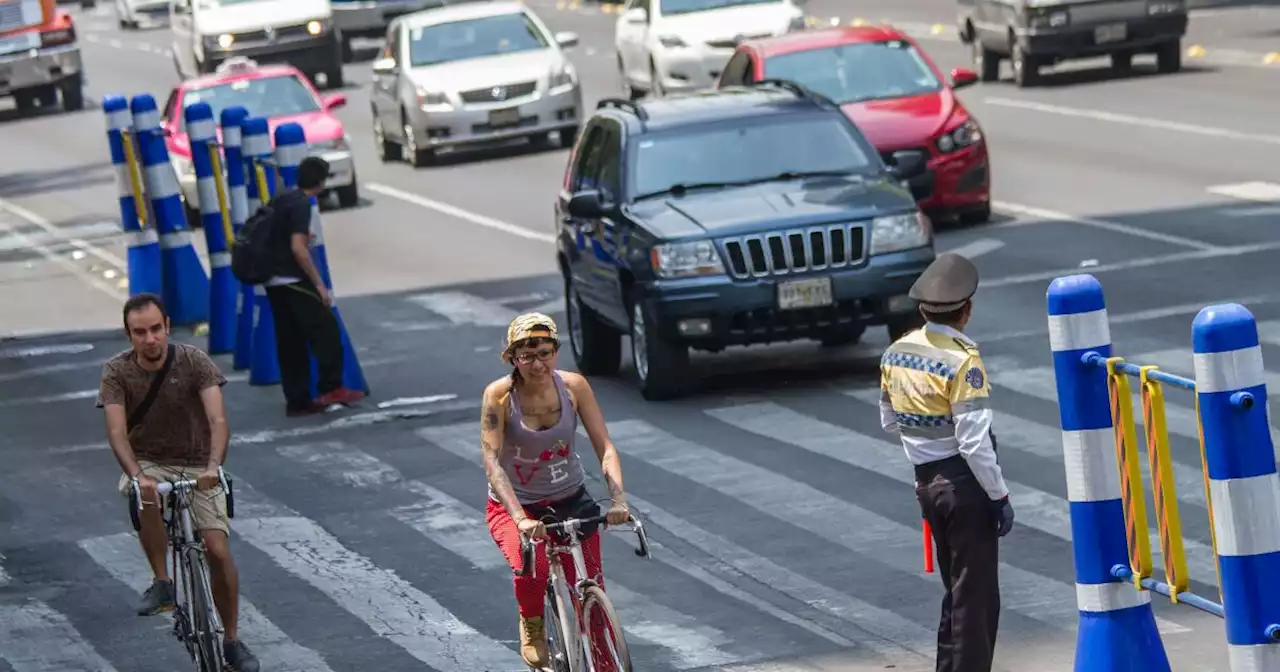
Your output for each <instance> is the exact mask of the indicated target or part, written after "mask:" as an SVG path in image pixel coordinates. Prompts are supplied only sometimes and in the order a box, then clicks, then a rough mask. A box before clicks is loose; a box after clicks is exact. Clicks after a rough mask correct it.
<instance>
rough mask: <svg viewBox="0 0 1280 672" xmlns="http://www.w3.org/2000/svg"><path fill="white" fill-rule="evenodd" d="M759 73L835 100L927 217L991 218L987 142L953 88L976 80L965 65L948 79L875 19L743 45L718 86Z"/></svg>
mask: <svg viewBox="0 0 1280 672" xmlns="http://www.w3.org/2000/svg"><path fill="white" fill-rule="evenodd" d="M761 79H787V80H791V81H793V82H796V83H798V84H800V85H802V86H805V87H806V88H809V89H812V90H813V91H815V92H817V93H820V94H822V95H824V96H826V97H828V98H830V99H831V100H833V101H835V102H836V103H838V104H839V105H840V106H841V107H842V108H843V109H844V112H845V114H847V115H849V118H850V119H852V120H853V122H854V124H856V125H857V126H858V128H859V129H861V130H862V132H863V134H865V135H866V136H867V139H868V140H870V141H871V143H872V144H874V145H875V146H876V149H878V150H879V151H880V154H881V156H883V157H884V160H885V163H887V164H890V165H896V166H898V167H899V169H900V170H902V172H903V174H904V177H905V178H906V179H907V182H908V184H910V186H911V190H912V192H913V193H914V194H915V196H916V200H917V201H919V203H920V207H921V209H922V210H924V211H925V212H926V213H927V214H928V215H929V216H930V218H931V219H935V220H938V219H944V220H951V219H959V220H960V221H961V222H964V223H980V222H985V221H987V220H988V219H990V217H991V169H990V163H989V160H988V158H987V144H986V141H985V140H984V139H983V137H982V129H981V127H979V126H978V122H977V121H976V120H974V119H973V117H972V116H970V114H969V111H968V110H966V109H965V107H964V105H963V104H961V102H960V100H959V99H958V98H956V96H955V93H954V90H955V89H959V88H963V87H965V86H969V85H970V84H973V83H974V82H977V81H978V77H977V75H976V74H974V73H973V72H972V71H970V70H967V69H965V68H956V69H955V70H952V71H951V77H950V82H948V80H947V78H945V77H943V75H942V73H941V72H940V71H939V70H938V66H937V65H935V64H934V62H933V61H932V60H931V59H930V58H929V56H928V55H927V54H925V53H924V51H923V50H922V49H921V48H920V46H919V45H918V44H916V42H915V40H912V39H911V38H910V37H908V36H907V35H904V34H902V33H901V32H899V31H898V30H895V29H894V28H892V27H890V26H874V27H860V28H830V29H823V30H812V31H801V32H795V33H788V34H786V35H782V36H779V37H772V38H766V39H760V40H750V41H746V42H743V43H742V44H740V45H738V48H737V50H736V51H735V52H734V54H733V56H732V57H731V58H730V59H729V61H728V63H726V64H725V68H724V71H723V72H722V73H721V75H720V82H719V86H721V87H724V86H734V85H741V84H746V83H750V82H753V81H759V80H761Z"/></svg>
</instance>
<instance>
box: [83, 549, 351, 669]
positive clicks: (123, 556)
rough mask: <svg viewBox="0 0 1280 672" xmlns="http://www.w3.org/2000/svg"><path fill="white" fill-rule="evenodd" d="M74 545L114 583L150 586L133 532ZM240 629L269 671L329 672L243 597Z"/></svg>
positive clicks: (136, 587) (140, 587) (139, 587)
mask: <svg viewBox="0 0 1280 672" xmlns="http://www.w3.org/2000/svg"><path fill="white" fill-rule="evenodd" d="M76 543H78V544H79V546H80V548H81V549H83V550H84V552H85V553H88V554H89V557H91V558H93V561H94V562H96V563H98V565H99V566H100V567H102V568H103V569H105V570H106V571H107V573H109V574H111V576H112V577H113V578H115V580H116V581H119V582H121V583H123V584H125V585H127V586H129V587H130V588H132V589H133V590H135V591H138V592H142V591H143V590H145V589H146V588H147V587H148V586H150V585H151V581H152V574H151V568H150V567H148V566H147V564H146V561H145V560H144V559H143V557H142V547H141V546H139V545H138V538H137V537H136V536H134V535H133V534H132V533H130V532H121V533H119V534H112V535H107V536H103V537H92V538H89V539H81V540H80V541H78V542H76ZM239 626H240V627H239V631H240V638H241V639H243V640H244V641H245V643H246V644H248V645H249V648H251V649H253V652H254V653H255V654H257V656H258V658H259V659H260V660H261V661H262V665H263V667H265V668H267V669H269V670H278V671H279V672H332V670H331V669H330V667H329V666H328V665H327V664H326V663H325V662H324V658H322V657H321V656H320V654H318V653H316V652H315V651H312V650H311V649H308V648H306V647H304V646H301V645H299V644H297V643H296V642H294V641H293V640H292V639H291V638H290V637H289V635H287V634H285V633H284V632H283V631H282V630H280V628H278V627H277V626H276V624H275V623H272V622H271V620H270V619H268V618H267V617H266V616H264V615H263V614H262V612H261V611H259V610H258V608H257V607H256V606H254V605H253V603H252V602H250V601H249V600H248V599H246V598H245V597H244V596H243V595H241V596H240V623H239Z"/></svg>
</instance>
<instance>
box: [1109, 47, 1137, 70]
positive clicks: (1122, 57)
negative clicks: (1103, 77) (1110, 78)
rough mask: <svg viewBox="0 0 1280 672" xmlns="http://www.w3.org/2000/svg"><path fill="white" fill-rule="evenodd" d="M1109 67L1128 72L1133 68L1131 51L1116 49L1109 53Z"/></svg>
mask: <svg viewBox="0 0 1280 672" xmlns="http://www.w3.org/2000/svg"><path fill="white" fill-rule="evenodd" d="M1111 69H1112V70H1116V71H1119V72H1128V71H1129V70H1131V69H1133V52H1132V51H1117V52H1115V53H1113V54H1111Z"/></svg>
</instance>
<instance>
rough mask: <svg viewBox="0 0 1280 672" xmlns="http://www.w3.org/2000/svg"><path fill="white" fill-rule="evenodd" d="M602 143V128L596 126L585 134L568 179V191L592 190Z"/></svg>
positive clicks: (598, 165)
mask: <svg viewBox="0 0 1280 672" xmlns="http://www.w3.org/2000/svg"><path fill="white" fill-rule="evenodd" d="M603 142H604V127H603V126H601V125H600V124H596V125H595V126H593V127H592V128H591V130H590V131H589V132H588V133H587V137H586V138H585V139H584V140H583V141H582V147H581V148H580V149H579V150H578V156H577V158H576V160H575V162H574V166H573V176H572V177H571V178H570V183H569V191H570V192H575V193H576V192H579V191H582V190H583V189H594V188H595V184H596V179H595V178H596V174H597V173H598V172H599V169H600V148H601V145H602V143H603Z"/></svg>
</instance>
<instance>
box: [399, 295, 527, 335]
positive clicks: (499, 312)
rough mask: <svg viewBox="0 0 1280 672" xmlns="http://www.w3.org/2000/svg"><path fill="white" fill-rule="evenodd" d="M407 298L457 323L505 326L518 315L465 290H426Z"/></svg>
mask: <svg viewBox="0 0 1280 672" xmlns="http://www.w3.org/2000/svg"><path fill="white" fill-rule="evenodd" d="M408 300H409V301H411V302H413V303H416V304H418V305H420V306H422V307H423V308H426V309H427V310H429V311H431V312H433V313H436V314H437V315H439V316H441V317H443V318H445V319H447V320H449V321H450V322H452V323H453V324H457V325H461V324H470V325H475V326H480V327H505V326H507V325H508V324H509V323H510V322H511V320H512V319H514V318H515V316H516V315H518V313H516V311H514V310H512V309H510V308H508V307H506V306H504V305H502V304H500V303H494V302H492V301H489V300H487V299H483V298H481V297H478V296H475V295H474V294H468V293H466V292H427V293H424V294H415V295H413V296H410V297H408Z"/></svg>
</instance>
